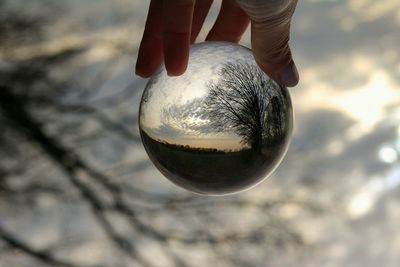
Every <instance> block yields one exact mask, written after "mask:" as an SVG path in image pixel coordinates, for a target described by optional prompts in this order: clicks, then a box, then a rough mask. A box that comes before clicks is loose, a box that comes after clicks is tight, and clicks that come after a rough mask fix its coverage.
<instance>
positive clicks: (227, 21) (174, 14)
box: [136, 0, 299, 87]
mask: <svg viewBox="0 0 400 267" xmlns="http://www.w3.org/2000/svg"><path fill="white" fill-rule="evenodd" d="M211 4H212V0H197V1H196V0H164V1H163V0H152V1H151V3H150V8H149V13H148V16H147V21H146V27H145V30H144V34H143V39H142V42H141V44H140V48H139V54H138V60H137V64H136V74H138V75H140V76H142V77H149V76H150V75H151V74H153V72H154V71H155V70H156V69H157V68H158V67H159V65H160V64H161V62H162V61H163V60H164V64H165V67H166V69H167V73H168V75H170V76H178V75H181V74H182V73H183V72H184V71H185V70H186V67H187V63H188V57H189V46H190V44H191V43H193V42H194V41H195V39H196V37H197V35H198V34H199V32H200V29H201V26H202V25H203V22H204V20H205V18H206V16H207V13H208V10H209V8H210V6H211ZM296 4H297V0H223V1H222V5H221V10H220V12H219V15H218V17H217V20H216V22H215V24H214V26H213V27H212V29H211V31H210V32H209V34H208V36H207V38H206V40H208V41H229V42H235V43H237V42H238V41H239V40H240V38H241V36H242V35H243V33H244V32H245V30H246V28H247V26H248V24H249V22H251V44H252V50H253V54H254V58H255V60H256V62H257V64H258V65H259V66H260V68H261V69H262V70H263V71H264V72H265V73H267V74H268V75H269V76H270V77H271V78H272V79H274V80H275V81H277V82H279V83H281V84H284V85H286V86H289V87H291V86H295V85H296V84H297V83H298V80H299V76H298V73H297V69H296V66H295V64H294V61H293V59H292V55H291V51H290V48H289V43H288V42H289V33H290V21H291V18H292V15H293V13H294V10H295V8H296Z"/></svg>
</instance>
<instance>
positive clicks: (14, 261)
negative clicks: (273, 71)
mask: <svg viewBox="0 0 400 267" xmlns="http://www.w3.org/2000/svg"><path fill="white" fill-rule="evenodd" d="M219 5H220V1H215V3H214V5H213V7H212V10H211V12H210V15H209V17H208V19H207V21H206V24H205V25H204V27H203V30H202V33H201V35H200V37H199V38H198V41H201V40H203V39H204V37H205V35H206V34H207V31H208V30H209V29H210V28H211V26H212V23H213V21H214V20H215V17H216V15H217V13H218V9H219ZM147 8H148V3H147V1H139V0H85V1H79V0H67V1H50V0H35V1H24V0H12V1H11V0H8V1H7V0H3V1H0V266H1V267H3V266H4V267H9V266H18V267H28V266H29V267H36V266H64V267H94V266H104V267H108V266H118V267H119V266H121V267H123V266H145V267H153V266H154V267H161V266H166V267H167V266H189V267H191V266H222V267H223V266H241V267H244V266H249V267H253V266H254V267H264V266H341V267H343V266H399V263H400V233H399V226H398V225H399V224H398V223H399V221H400V164H399V161H400V127H399V122H400V92H399V90H400V48H399V43H400V34H399V29H400V2H399V1H398V0H381V1H373V0H349V1H340V0H337V1H335V0H330V1H326V0H303V1H299V4H298V8H297V12H296V14H295V18H294V21H293V27H292V33H293V34H292V40H291V44H292V47H293V51H294V57H295V60H296V62H297V64H298V68H299V70H300V73H301V82H300V84H299V86H297V87H296V88H293V89H291V90H290V91H291V93H292V101H293V104H294V107H295V115H296V124H295V131H294V137H293V141H292V144H291V147H290V149H289V151H288V153H287V156H286V158H285V160H284V162H283V163H282V164H281V166H280V167H279V168H278V170H277V171H276V172H275V173H274V175H272V176H271V177H270V178H269V179H268V180H266V181H264V182H263V183H262V184H260V185H259V186H257V187H256V188H254V189H251V190H248V191H246V192H244V193H240V194H237V195H233V196H226V197H217V198H216V197H201V196H196V195H193V194H191V193H189V192H186V191H184V190H181V189H179V188H177V187H176V186H174V185H172V184H171V183H170V182H169V181H167V180H166V179H165V178H163V177H162V175H161V174H160V173H159V172H158V171H157V170H156V169H155V167H154V166H153V165H152V163H151V162H150V161H149V159H148V157H147V155H146V154H145V151H144V149H143V147H142V144H141V141H140V137H139V134H138V124H137V114H138V105H139V101H140V97H141V93H142V91H143V89H144V86H145V83H146V80H145V79H141V78H138V77H136V76H135V75H134V74H133V72H134V64H135V61H136V57H137V50H138V45H139V42H140V39H141V35H142V32H143V28H144V23H145V18H146V14H147ZM249 37H250V36H249V33H247V34H246V35H245V36H244V38H243V40H242V41H241V43H242V44H243V45H245V46H250V42H249Z"/></svg>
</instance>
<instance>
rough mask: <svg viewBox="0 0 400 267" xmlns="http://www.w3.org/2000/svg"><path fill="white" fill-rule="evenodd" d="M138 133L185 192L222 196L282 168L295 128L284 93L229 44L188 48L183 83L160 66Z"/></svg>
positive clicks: (144, 100) (151, 82) (249, 56)
mask: <svg viewBox="0 0 400 267" xmlns="http://www.w3.org/2000/svg"><path fill="white" fill-rule="evenodd" d="M139 127H140V132H141V137H142V141H143V145H144V147H145V149H146V152H147V154H148V155H149V157H150V159H151V160H152V162H153V163H154V164H155V166H156V167H157V168H158V169H159V170H160V171H161V173H163V174H164V176H166V177H167V178H168V179H169V180H171V181H172V182H174V183H175V184H177V185H179V186H181V187H183V188H186V189H187V190H190V191H193V192H196V193H200V194H208V195H223V194H229V193H235V192H238V191H242V190H244V189H247V188H249V187H251V186H253V185H255V184H257V183H258V182H260V181H261V180H263V179H264V178H266V177H267V176H269V175H270V174H271V173H272V172H273V170H274V169H275V168H276V167H277V166H278V165H279V163H280V161H281V160H282V158H283V156H284V154H285V153H286V150H287V147H288V144H289V140H290V137H291V133H292V127H293V111H292V105H291V101H290V96H289V94H288V91H287V89H286V88H284V87H281V86H279V85H278V84H277V83H275V82H274V81H273V80H271V79H270V78H269V77H268V76H267V75H266V74H264V73H263V72H262V71H261V70H260V69H259V68H258V66H257V64H256V62H255V60H254V58H253V55H252V53H251V51H250V50H249V49H248V48H245V47H242V46H240V45H236V44H231V43H226V42H204V43H200V44H195V45H193V46H192V47H191V50H190V57H189V65H188V68H187V70H186V72H185V73H184V74H183V75H181V76H179V77H169V76H168V75H167V73H166V71H165V68H164V67H161V68H160V69H159V70H158V71H157V72H156V73H155V74H154V75H153V76H152V77H151V78H150V80H149V81H148V84H147V86H146V88H145V91H144V93H143V96H142V101H141V106H140V117H139Z"/></svg>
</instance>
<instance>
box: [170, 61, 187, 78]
mask: <svg viewBox="0 0 400 267" xmlns="http://www.w3.org/2000/svg"><path fill="white" fill-rule="evenodd" d="M166 69H167V75H168V76H170V77H176V76H180V75H182V74H183V73H185V71H186V69H187V63H186V64H185V63H183V64H180V65H169V66H167V65H166Z"/></svg>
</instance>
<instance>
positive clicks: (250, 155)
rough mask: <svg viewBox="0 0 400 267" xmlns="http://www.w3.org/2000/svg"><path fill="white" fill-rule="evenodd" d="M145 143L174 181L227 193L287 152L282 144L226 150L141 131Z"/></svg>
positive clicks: (198, 189)
mask: <svg viewBox="0 0 400 267" xmlns="http://www.w3.org/2000/svg"><path fill="white" fill-rule="evenodd" d="M141 136H142V140H143V144H144V146H145V149H146V151H147V153H148V154H149V157H150V159H151V160H152V161H153V163H154V164H155V165H156V167H157V168H158V169H159V170H160V171H161V172H162V173H163V174H164V175H165V176H166V177H167V178H168V179H170V180H171V181H172V182H174V183H175V184H177V185H179V186H182V187H184V188H186V189H188V190H190V191H194V192H197V193H200V194H216V195H218V194H228V193H233V192H236V191H240V190H244V189H246V188H248V187H250V186H252V185H254V184H255V183H257V182H258V181H260V180H262V179H263V178H264V177H265V176H266V175H268V174H269V172H270V171H271V170H272V169H273V168H274V166H275V165H276V163H277V161H278V160H279V159H280V158H281V155H282V153H283V151H284V145H283V144H275V145H271V146H268V148H267V149H265V148H264V149H263V151H264V153H261V152H259V151H260V150H258V151H255V150H254V149H243V150H240V151H234V152H226V151H222V150H217V149H199V148H192V147H188V146H180V145H175V144H168V143H165V142H159V141H156V140H154V139H153V138H151V137H150V136H149V135H147V134H146V133H145V132H144V131H143V130H141Z"/></svg>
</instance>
